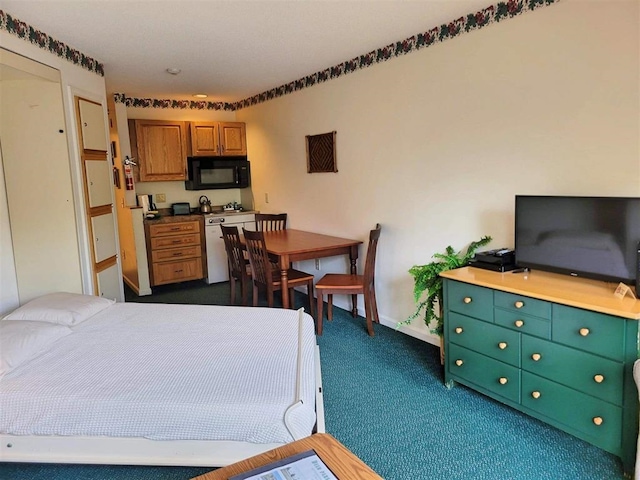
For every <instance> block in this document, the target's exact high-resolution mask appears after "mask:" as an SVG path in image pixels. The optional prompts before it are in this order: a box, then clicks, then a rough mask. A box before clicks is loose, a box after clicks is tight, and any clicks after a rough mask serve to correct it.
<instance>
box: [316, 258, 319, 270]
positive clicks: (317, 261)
mask: <svg viewBox="0 0 640 480" xmlns="http://www.w3.org/2000/svg"><path fill="white" fill-rule="evenodd" d="M316 270H320V259H319V258H316Z"/></svg>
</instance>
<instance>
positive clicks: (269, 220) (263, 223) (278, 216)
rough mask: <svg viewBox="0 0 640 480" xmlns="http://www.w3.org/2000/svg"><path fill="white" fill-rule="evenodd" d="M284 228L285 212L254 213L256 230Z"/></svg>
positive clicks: (265, 230) (285, 224) (285, 223)
mask: <svg viewBox="0 0 640 480" xmlns="http://www.w3.org/2000/svg"><path fill="white" fill-rule="evenodd" d="M286 229H287V214H286V213H256V230H258V231H259V232H267V231H270V230H286Z"/></svg>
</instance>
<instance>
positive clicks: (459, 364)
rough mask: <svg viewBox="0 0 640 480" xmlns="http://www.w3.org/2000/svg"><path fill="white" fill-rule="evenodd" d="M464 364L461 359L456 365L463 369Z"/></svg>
mask: <svg viewBox="0 0 640 480" xmlns="http://www.w3.org/2000/svg"><path fill="white" fill-rule="evenodd" d="M463 363H464V362H463V361H462V360H460V359H458V360H456V365H457V366H459V367H461V366H462V364H463Z"/></svg>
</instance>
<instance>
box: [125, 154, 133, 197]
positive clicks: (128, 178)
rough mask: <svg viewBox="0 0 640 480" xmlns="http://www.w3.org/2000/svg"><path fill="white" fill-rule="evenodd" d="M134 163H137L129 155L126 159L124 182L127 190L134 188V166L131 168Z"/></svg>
mask: <svg viewBox="0 0 640 480" xmlns="http://www.w3.org/2000/svg"><path fill="white" fill-rule="evenodd" d="M132 165H135V163H134V162H133V160H132V159H131V158H129V157H128V156H127V157H126V158H125V159H124V183H125V185H126V189H127V190H133V168H131V166H132Z"/></svg>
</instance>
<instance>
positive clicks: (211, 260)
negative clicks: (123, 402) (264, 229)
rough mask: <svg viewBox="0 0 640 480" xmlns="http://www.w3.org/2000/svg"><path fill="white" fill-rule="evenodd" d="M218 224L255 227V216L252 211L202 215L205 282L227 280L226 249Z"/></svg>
mask: <svg viewBox="0 0 640 480" xmlns="http://www.w3.org/2000/svg"><path fill="white" fill-rule="evenodd" d="M220 225H231V226H236V227H238V232H240V235H242V229H243V228H246V229H247V230H255V229H256V218H255V214H253V213H228V214H224V213H210V214H207V215H205V216H204V238H205V243H206V247H207V278H206V279H205V281H206V282H207V283H217V282H226V281H228V280H229V266H228V263H227V251H226V250H225V248H224V240H223V239H222V229H221V228H220Z"/></svg>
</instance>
